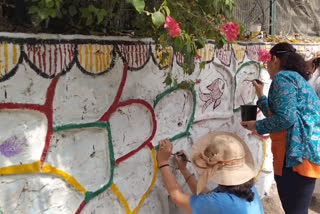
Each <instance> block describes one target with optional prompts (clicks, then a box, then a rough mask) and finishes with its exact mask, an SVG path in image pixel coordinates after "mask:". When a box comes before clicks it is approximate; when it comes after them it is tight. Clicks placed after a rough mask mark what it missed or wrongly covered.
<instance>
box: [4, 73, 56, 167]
mask: <svg viewBox="0 0 320 214" xmlns="http://www.w3.org/2000/svg"><path fill="white" fill-rule="evenodd" d="M58 80H59V78H54V79H52V81H51V83H50V85H49V87H48V89H47V94H46V101H45V103H44V105H39V104H26V103H0V110H2V109H23V110H26V109H27V110H32V111H38V112H41V113H43V114H44V115H45V116H46V117H47V127H48V130H47V134H46V140H45V146H44V149H43V152H42V155H41V159H40V162H41V166H42V165H43V163H44V161H45V159H46V155H47V152H48V149H49V145H50V141H51V137H52V133H53V106H52V104H53V98H54V94H55V89H56V86H57V83H58Z"/></svg>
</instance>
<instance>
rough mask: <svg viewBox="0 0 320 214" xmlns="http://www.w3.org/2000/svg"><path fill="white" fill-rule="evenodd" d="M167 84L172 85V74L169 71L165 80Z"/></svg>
mask: <svg viewBox="0 0 320 214" xmlns="http://www.w3.org/2000/svg"><path fill="white" fill-rule="evenodd" d="M163 83H165V84H166V85H167V86H169V85H171V83H172V78H171V74H170V73H168V74H167V77H166V79H165V80H164V82H163Z"/></svg>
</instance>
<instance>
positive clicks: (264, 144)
mask: <svg viewBox="0 0 320 214" xmlns="http://www.w3.org/2000/svg"><path fill="white" fill-rule="evenodd" d="M266 157H267V140H263V159H262V163H261V165H260V169H259V171H258V173H257V175H256V177H255V179H256V180H257V179H258V177H259V176H260V174H261V172H262V170H263V166H264V162H265V160H266Z"/></svg>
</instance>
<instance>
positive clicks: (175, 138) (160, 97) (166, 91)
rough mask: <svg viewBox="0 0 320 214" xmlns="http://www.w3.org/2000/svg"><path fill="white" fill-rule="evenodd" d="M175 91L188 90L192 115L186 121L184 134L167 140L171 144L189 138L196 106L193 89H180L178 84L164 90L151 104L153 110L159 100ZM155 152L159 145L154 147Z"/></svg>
mask: <svg viewBox="0 0 320 214" xmlns="http://www.w3.org/2000/svg"><path fill="white" fill-rule="evenodd" d="M176 90H189V91H190V92H191V94H192V98H193V106H192V113H191V116H190V118H189V121H188V124H187V128H186V130H185V131H184V132H181V133H179V134H176V135H174V136H173V137H171V138H169V140H170V141H171V142H173V141H175V140H178V139H180V138H183V137H187V136H190V132H189V131H190V128H191V126H192V124H193V121H194V114H195V111H196V104H197V96H196V92H195V90H194V89H193V87H191V86H190V87H188V88H182V87H181V84H178V85H177V86H176V87H172V88H169V89H167V90H165V91H164V92H162V93H161V94H159V95H158V96H157V97H156V99H155V101H154V103H153V108H155V107H156V106H157V104H158V103H159V102H160V100H161V99H162V98H164V97H165V96H167V95H168V94H170V93H172V92H174V91H176ZM154 148H155V150H158V149H159V145H157V146H155V147H154Z"/></svg>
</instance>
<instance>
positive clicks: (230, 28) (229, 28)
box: [221, 22, 240, 42]
mask: <svg viewBox="0 0 320 214" xmlns="http://www.w3.org/2000/svg"><path fill="white" fill-rule="evenodd" d="M221 31H222V32H223V33H224V34H226V36H227V41H228V42H232V41H233V40H235V39H236V38H237V37H238V35H239V33H240V27H239V24H238V23H237V22H227V23H225V24H224V25H222V26H221Z"/></svg>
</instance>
